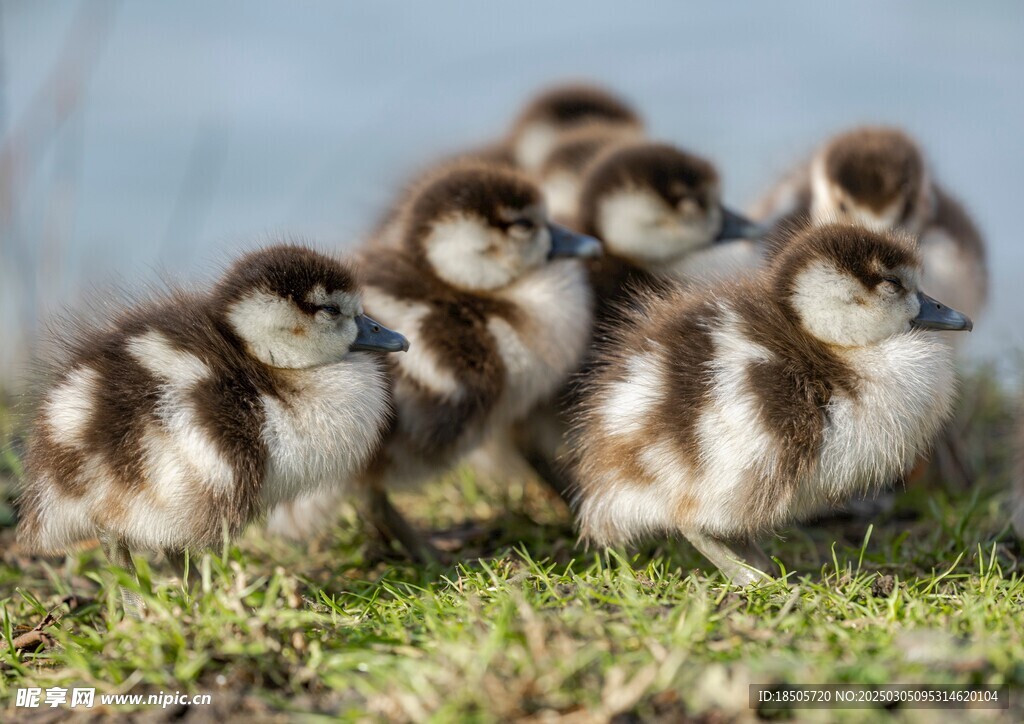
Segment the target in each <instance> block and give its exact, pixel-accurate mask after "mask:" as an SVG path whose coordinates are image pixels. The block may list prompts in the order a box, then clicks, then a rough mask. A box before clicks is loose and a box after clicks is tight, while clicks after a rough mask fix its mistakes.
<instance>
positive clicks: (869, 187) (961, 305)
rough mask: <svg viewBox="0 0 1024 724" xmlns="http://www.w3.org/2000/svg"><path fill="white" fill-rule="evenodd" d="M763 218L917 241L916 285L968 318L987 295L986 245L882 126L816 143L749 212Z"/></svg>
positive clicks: (895, 134) (913, 152)
mask: <svg viewBox="0 0 1024 724" xmlns="http://www.w3.org/2000/svg"><path fill="white" fill-rule="evenodd" d="M754 217H755V218H759V219H762V220H765V221H778V220H781V219H785V220H786V221H787V223H794V222H796V223H799V221H800V220H801V219H809V220H811V221H812V222H814V223H819V224H823V223H830V222H832V221H849V222H852V223H856V224H860V225H861V226H865V227H867V228H869V229H874V230H879V231H880V230H900V231H903V232H906V233H909V234H910V235H912V236H914V237H915V238H916V239H918V243H919V244H920V246H921V258H922V262H923V265H924V267H923V272H922V273H923V277H922V283H923V284H924V285H925V287H926V288H927V289H930V290H932V292H933V293H935V294H936V295H937V296H938V297H939V298H941V299H944V300H946V301H948V302H949V303H950V304H952V305H954V306H956V307H957V308H958V309H963V310H964V312H965V313H966V314H968V315H970V316H971V317H973V318H976V317H977V315H978V314H979V313H981V311H982V309H983V307H984V305H985V300H986V297H987V294H988V270H987V266H986V254H985V244H984V241H983V240H982V237H981V234H980V233H979V232H978V230H977V228H976V227H975V225H974V223H973V222H972V221H971V218H970V217H969V216H968V215H967V213H966V212H965V211H964V210H963V208H962V207H961V206H960V204H959V203H957V201H956V200H955V199H953V198H952V197H951V196H950V195H949V194H948V193H947V192H946V191H945V190H944V189H943V188H941V187H940V186H939V185H938V184H936V182H935V181H934V179H933V178H932V174H931V171H930V169H929V168H928V164H927V163H926V162H925V158H924V154H923V153H922V152H921V149H920V147H919V146H918V144H917V143H916V142H915V141H914V140H913V139H912V138H910V136H908V135H907V134H906V133H904V132H902V131H900V130H898V129H895V128H886V127H874V126H869V127H864V128H857V129H854V130H851V131H848V132H846V133H842V134H839V135H837V136H835V137H834V138H832V139H830V140H829V141H828V142H826V143H825V144H824V145H822V146H821V147H820V148H819V149H818V150H817V152H816V153H815V154H814V155H813V157H812V158H811V160H810V162H809V163H807V164H805V165H804V166H802V167H800V168H799V169H797V170H796V171H794V172H792V173H791V174H790V175H789V176H788V177H787V178H786V179H784V180H783V181H782V182H780V183H779V184H778V185H777V186H776V188H774V189H773V190H772V191H770V192H769V193H768V194H767V195H766V196H765V197H764V199H762V200H761V201H760V202H759V203H758V204H757V206H756V208H755V209H754Z"/></svg>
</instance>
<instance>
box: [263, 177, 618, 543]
mask: <svg viewBox="0 0 1024 724" xmlns="http://www.w3.org/2000/svg"><path fill="white" fill-rule="evenodd" d="M404 218H405V222H404V226H403V235H402V243H401V245H400V246H399V247H389V248H380V247H377V248H372V249H368V250H367V252H366V254H365V256H364V268H365V270H366V273H365V275H364V277H363V278H364V280H365V283H366V290H365V299H366V307H367V309H368V310H370V312H371V313H372V314H374V315H376V318H379V319H380V320H381V321H382V322H384V323H387V324H393V325H401V327H402V328H403V331H405V333H406V334H407V335H408V336H409V339H410V342H411V345H412V346H411V350H410V352H409V353H408V354H405V355H402V356H401V358H398V357H396V358H394V359H393V364H392V365H391V379H392V385H393V397H394V406H395V416H394V419H393V422H392V425H391V429H390V431H389V433H388V435H387V437H386V438H385V444H384V446H383V447H382V448H381V450H380V452H379V454H378V455H377V457H376V458H375V459H374V462H373V463H372V464H371V465H370V466H369V469H368V472H367V473H366V474H365V475H363V476H361V478H360V484H361V485H362V486H364V487H365V488H366V489H368V490H370V491H372V494H373V495H374V498H375V500H376V501H377V506H376V509H377V510H378V511H379V515H378V516H377V517H376V519H375V520H374V523H375V524H376V525H377V527H378V528H379V529H380V530H381V532H382V533H383V534H384V535H385V536H386V537H390V538H394V539H397V540H398V541H400V542H401V543H402V544H403V545H404V546H405V547H406V548H407V549H408V550H410V552H412V553H414V554H416V555H418V556H419V557H421V558H429V557H431V556H432V551H431V550H430V549H429V547H428V546H427V545H426V544H425V543H424V542H423V541H422V540H421V539H420V538H419V536H417V535H416V534H415V533H413V531H412V530H411V529H410V528H409V527H408V526H407V525H405V524H404V523H403V522H402V521H401V516H399V515H398V514H397V511H395V510H394V508H393V507H392V506H391V504H390V503H389V502H388V500H387V495H386V493H387V491H388V490H391V489H393V488H395V487H398V486H404V485H409V484H412V483H417V482H420V481H423V480H426V479H429V478H434V477H437V476H438V475H441V474H442V473H444V472H445V471H446V470H448V469H449V468H450V467H451V466H452V465H453V464H454V463H456V462H457V461H459V459H460V458H461V457H462V456H463V455H464V454H465V453H467V452H469V451H470V450H472V449H473V448H474V447H475V446H477V445H478V444H479V443H480V441H481V440H483V439H484V437H485V436H486V435H488V434H489V433H490V431H492V430H494V429H501V428H505V427H508V426H509V425H511V424H512V423H514V422H515V421H517V420H519V419H522V417H523V416H524V415H526V414H527V413H528V412H529V411H530V410H531V409H532V408H533V407H534V406H535V405H536V404H537V403H538V402H539V401H541V400H543V399H546V398H547V397H549V396H550V395H551V394H552V393H553V392H554V391H555V390H557V389H558V388H559V387H560V385H561V384H562V383H563V382H564V381H565V379H566V377H567V376H568V375H569V373H570V372H572V371H573V370H574V369H576V367H577V366H578V365H579V362H580V359H581V358H582V356H583V353H584V351H585V350H586V347H587V342H588V341H589V338H590V326H591V316H592V312H591V304H592V301H591V293H590V288H589V286H588V284H587V280H586V272H585V269H584V268H583V265H582V264H581V263H580V262H579V261H578V260H575V259H559V258H558V257H562V256H592V255H595V254H598V253H600V248H601V247H600V244H599V243H598V242H597V241H596V240H594V239H592V238H589V237H585V236H582V235H579V234H575V233H573V232H570V231H568V230H567V229H563V228H561V227H558V226H555V225H553V224H551V223H550V222H549V220H548V217H547V213H546V211H545V208H544V203H543V200H542V198H541V194H540V190H539V189H538V188H537V187H536V185H534V184H533V183H532V182H530V181H529V179H527V178H526V177H525V176H523V175H522V174H520V173H519V172H516V171H511V170H508V169H504V168H501V167H497V166H487V165H481V164H476V163H468V162H467V163H460V164H456V165H454V166H449V167H446V168H444V169H441V170H439V171H437V173H436V175H435V176H433V177H432V178H431V179H429V180H427V181H426V182H425V183H423V184H422V185H421V186H420V187H419V188H418V189H417V191H416V194H415V197H414V198H413V199H411V200H410V202H409V205H408V212H407V213H406V215H405V217H404ZM336 504H337V496H331V495H326V496H318V497H313V498H309V499H307V500H306V501H304V502H302V503H300V504H297V505H289V506H284V507H283V508H282V509H281V510H279V511H278V512H277V513H275V515H274V517H273V519H272V521H271V529H272V530H273V531H274V532H278V533H283V534H286V535H294V534H295V533H298V534H300V535H305V534H306V533H307V532H308V531H309V530H310V529H312V528H314V527H316V526H318V525H320V524H322V522H323V521H324V520H326V519H328V518H329V517H330V516H331V515H332V514H333V513H334V512H335V508H336Z"/></svg>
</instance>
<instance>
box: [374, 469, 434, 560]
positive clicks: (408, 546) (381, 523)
mask: <svg viewBox="0 0 1024 724" xmlns="http://www.w3.org/2000/svg"><path fill="white" fill-rule="evenodd" d="M368 513H369V518H370V522H371V523H372V524H373V527H374V528H376V529H377V531H378V532H379V533H380V534H381V536H382V537H383V538H384V539H385V540H386V541H398V542H399V544H401V546H402V547H403V548H405V550H406V551H408V553H409V555H411V556H412V557H413V559H415V560H416V561H417V562H419V563H424V564H431V563H437V562H438V561H439V560H440V555H439V554H438V552H437V550H436V549H435V548H434V547H433V546H432V545H430V543H428V542H427V541H426V540H424V539H423V538H422V537H421V536H420V534H419V533H417V532H416V531H415V529H413V527H412V526H411V525H409V522H408V521H407V520H406V519H405V517H404V516H403V515H402V514H401V513H400V512H398V509H397V508H395V506H394V505H392V504H391V501H390V500H389V499H388V494H387V492H385V491H384V490H383V489H382V488H380V487H378V486H374V487H373V488H371V490H370V499H369V510H368Z"/></svg>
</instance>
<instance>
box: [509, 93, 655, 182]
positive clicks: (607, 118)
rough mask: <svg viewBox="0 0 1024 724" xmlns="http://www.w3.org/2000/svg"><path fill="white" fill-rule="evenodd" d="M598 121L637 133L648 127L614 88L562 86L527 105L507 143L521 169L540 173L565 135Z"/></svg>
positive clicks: (514, 124)
mask: <svg viewBox="0 0 1024 724" xmlns="http://www.w3.org/2000/svg"><path fill="white" fill-rule="evenodd" d="M598 124H599V125H603V126H606V127H608V126H615V127H618V128H620V129H621V130H624V131H626V132H629V133H634V134H642V133H643V128H644V123H643V120H642V119H641V118H640V115H639V114H638V113H637V112H636V111H635V110H634V109H633V108H632V107H631V106H630V105H629V103H627V102H626V101H625V100H623V99H622V98H619V97H618V96H616V95H615V94H614V93H612V92H611V91H609V90H607V89H605V88H601V87H600V86H596V85H590V84H583V83H568V84H564V85H558V86H554V87H552V88H549V89H547V90H545V91H542V92H541V93H539V94H538V95H537V96H536V97H534V98H533V100H531V101H530V102H528V103H527V104H526V106H525V107H524V108H523V110H522V111H521V112H520V114H519V116H518V117H517V118H516V121H515V123H513V125H512V130H511V131H510V132H509V134H508V137H507V138H506V140H505V142H504V144H503V145H504V146H505V147H507V148H508V149H510V155H511V157H512V159H513V160H514V161H515V164H516V165H517V166H518V167H519V168H521V169H523V170H525V171H527V172H529V173H537V172H538V171H540V169H541V167H542V166H543V165H544V162H545V161H546V160H547V158H548V155H549V154H550V153H551V151H552V150H553V149H554V148H555V146H556V145H557V143H558V141H559V138H560V136H561V134H563V133H565V132H567V131H571V130H573V129H577V128H581V127H583V126H588V125H589V126H594V125H598Z"/></svg>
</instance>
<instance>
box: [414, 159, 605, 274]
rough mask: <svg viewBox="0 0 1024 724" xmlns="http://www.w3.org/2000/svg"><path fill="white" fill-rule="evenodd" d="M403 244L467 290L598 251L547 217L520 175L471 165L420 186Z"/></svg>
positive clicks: (538, 198)
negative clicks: (558, 260) (562, 259)
mask: <svg viewBox="0 0 1024 724" xmlns="http://www.w3.org/2000/svg"><path fill="white" fill-rule="evenodd" d="M405 243H406V245H407V247H409V248H410V249H411V250H412V252H413V253H414V254H415V255H416V256H417V257H418V258H419V259H421V260H422V261H423V262H424V263H425V264H426V265H427V266H428V267H429V268H430V270H431V271H432V272H433V273H434V275H436V276H437V277H438V278H439V279H441V280H442V281H444V282H445V283H447V284H449V285H451V286H453V287H455V288H457V289H461V290H464V291H469V292H488V291H494V290H498V289H501V288H503V287H505V286H507V285H509V284H511V283H513V282H515V281H516V280H517V279H519V278H521V277H523V276H524V275H526V274H529V273H530V272H531V271H533V270H535V269H537V268H539V267H541V266H543V265H544V264H546V263H548V261H549V260H550V259H552V258H555V257H559V256H595V255H597V254H599V253H600V251H601V244H600V242H598V241H597V240H596V239H592V238H590V237H588V236H584V235H582V234H576V233H574V232H571V231H569V230H568V229H565V228H563V227H560V226H558V225H556V224H553V223H551V222H550V221H549V219H548V215H547V211H546V208H545V205H544V202H543V199H542V198H541V194H540V190H539V189H538V188H537V187H536V186H535V185H534V184H533V183H532V182H531V181H530V180H529V179H527V178H526V177H525V176H523V175H522V174H520V173H519V172H517V171H513V170H509V169H504V168H500V167H497V166H488V165H482V164H476V163H463V164H458V165H456V166H454V167H451V168H448V169H445V170H443V171H442V172H440V173H439V174H438V175H436V176H435V177H434V178H433V179H432V180H430V181H428V182H427V183H425V184H424V185H423V187H422V188H421V189H420V190H419V192H418V194H417V195H416V197H415V198H414V199H413V200H412V203H411V205H410V207H409V210H408V213H407V216H406V237H405Z"/></svg>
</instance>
